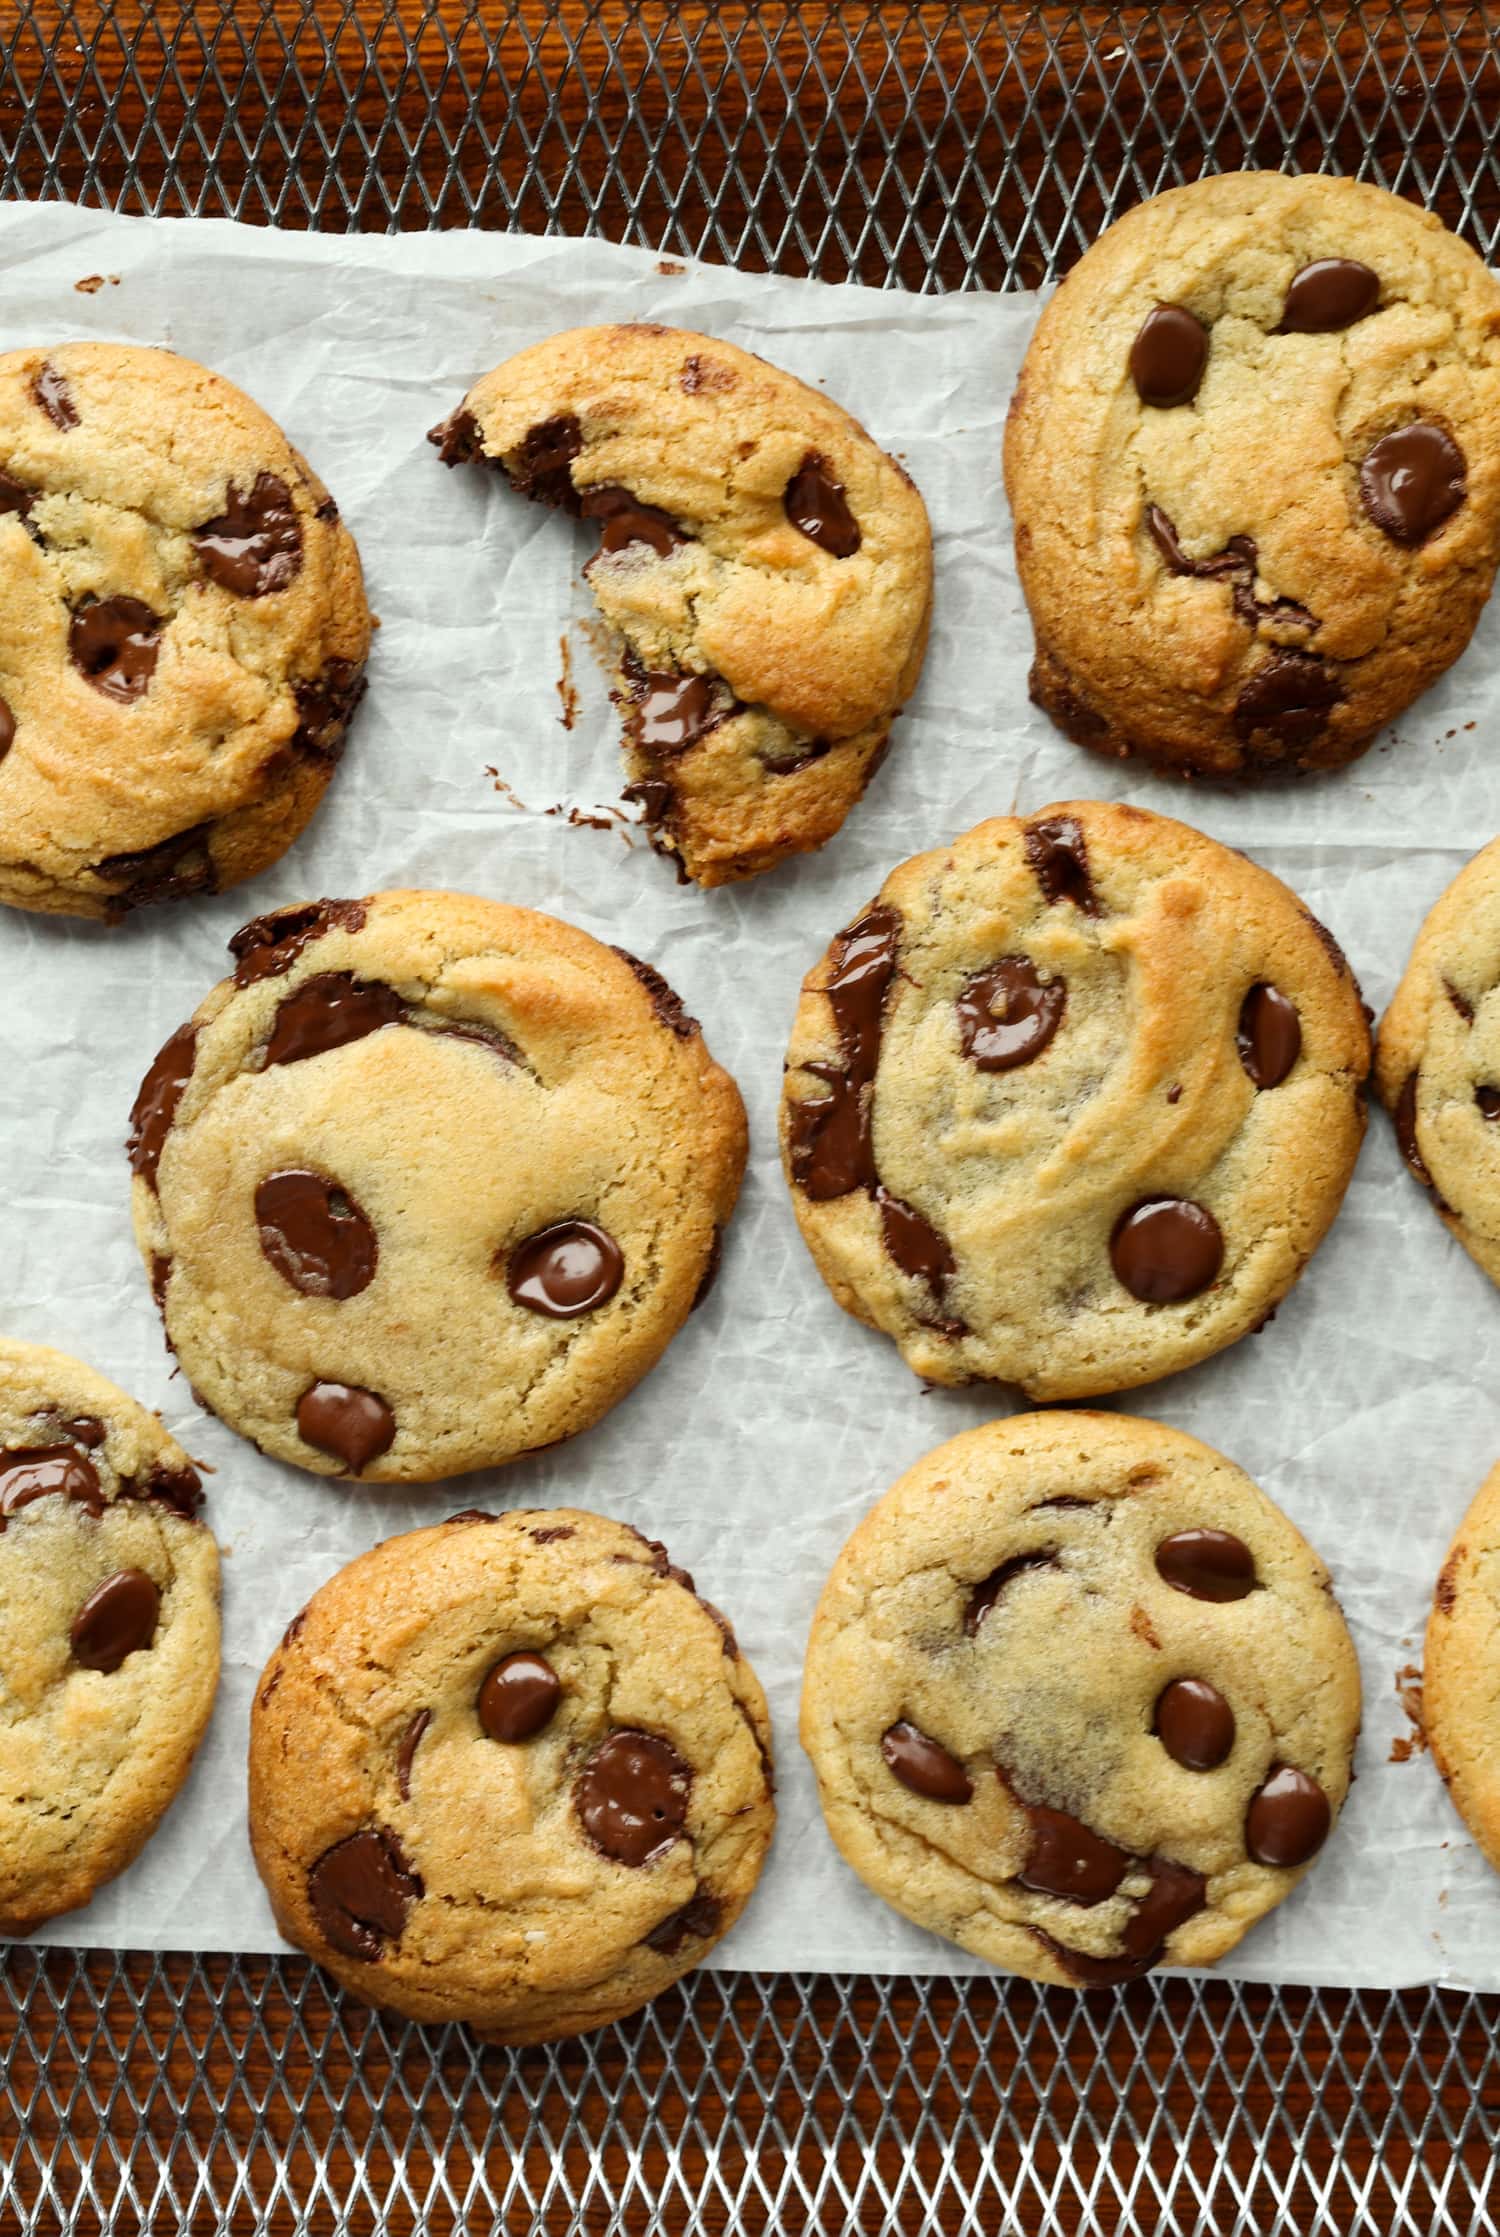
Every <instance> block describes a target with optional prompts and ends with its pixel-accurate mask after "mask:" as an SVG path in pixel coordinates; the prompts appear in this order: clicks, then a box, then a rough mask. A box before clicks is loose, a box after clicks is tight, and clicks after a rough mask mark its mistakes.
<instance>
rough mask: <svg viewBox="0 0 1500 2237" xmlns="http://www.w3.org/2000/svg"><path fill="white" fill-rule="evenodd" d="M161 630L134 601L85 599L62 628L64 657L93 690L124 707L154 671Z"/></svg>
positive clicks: (149, 613)
mask: <svg viewBox="0 0 1500 2237" xmlns="http://www.w3.org/2000/svg"><path fill="white" fill-rule="evenodd" d="M165 627H166V623H165V622H164V621H163V620H162V618H161V616H160V615H159V614H155V613H153V612H152V610H151V608H150V607H149V606H148V605H146V604H145V603H144V602H143V601H142V600H141V599H139V598H124V597H117V598H85V599H84V601H83V603H82V605H80V606H79V607H78V608H77V609H76V611H75V612H74V614H73V618H72V620H71V621H70V622H69V624H68V657H69V659H70V660H71V661H72V663H73V666H74V667H75V668H76V669H77V670H78V673H79V674H80V675H81V676H83V677H85V678H86V679H87V681H88V682H89V683H91V684H92V685H93V687H94V689H95V691H98V692H102V693H103V695H104V697H105V698H106V699H113V700H116V701H117V702H118V703H119V704H120V705H121V706H128V705H129V704H130V702H131V701H132V700H134V699H139V698H140V697H141V695H142V693H143V692H144V691H145V690H146V689H147V687H148V685H149V684H150V682H151V678H152V676H153V675H154V674H155V673H156V655H157V652H158V650H159V646H158V639H159V638H160V636H161V633H162V631H163V629H164V628H165Z"/></svg>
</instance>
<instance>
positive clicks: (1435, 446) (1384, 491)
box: [1359, 420, 1468, 545]
mask: <svg viewBox="0 0 1500 2237" xmlns="http://www.w3.org/2000/svg"><path fill="white" fill-rule="evenodd" d="M1467 471H1468V469H1467V466H1466V463H1465V460H1464V454H1463V452H1462V451H1461V450H1460V449H1459V447H1458V445H1457V443H1455V442H1454V440H1453V437H1452V436H1451V435H1450V434H1448V433H1447V431H1446V430H1445V429H1444V428H1441V427H1434V426H1433V424H1432V422H1431V421H1430V420H1415V421H1413V423H1412V424H1411V426H1410V427H1398V428H1397V429H1396V430H1395V431H1394V433H1392V434H1390V435H1382V436H1381V438H1380V441H1379V442H1378V443H1375V444H1373V445H1372V446H1371V448H1370V449H1369V450H1367V451H1366V452H1365V455H1364V457H1363V459H1362V460H1361V461H1360V468H1359V496H1360V503H1361V504H1362V505H1363V506H1364V508H1365V511H1366V512H1367V513H1368V514H1369V516H1370V518H1371V520H1372V521H1374V523H1375V526H1376V527H1377V528H1379V529H1382V530H1383V531H1384V532H1385V534H1386V535H1387V536H1389V537H1390V539H1391V541H1392V542H1393V543H1397V544H1406V545H1412V544H1423V543H1425V542H1426V541H1427V538H1428V537H1429V536H1431V535H1433V534H1434V533H1435V531H1436V530H1437V529H1439V528H1441V527H1442V525H1443V522H1444V521H1445V520H1447V519H1448V518H1449V516H1450V515H1451V514H1453V513H1456V512H1457V511H1458V508H1459V506H1460V505H1461V504H1462V503H1463V501H1464V499H1465V497H1467V495H1468V485H1467V483H1466V481H1465V479H1464V477H1465V474H1466V473H1467Z"/></svg>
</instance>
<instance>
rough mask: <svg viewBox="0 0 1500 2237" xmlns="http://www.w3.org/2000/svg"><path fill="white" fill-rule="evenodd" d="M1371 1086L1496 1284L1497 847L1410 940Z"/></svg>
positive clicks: (1441, 1209) (1438, 1201)
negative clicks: (1407, 960)
mask: <svg viewBox="0 0 1500 2237" xmlns="http://www.w3.org/2000/svg"><path fill="white" fill-rule="evenodd" d="M1375 1077H1376V1082H1377V1084H1378V1086H1379V1089H1380V1097H1381V1101H1382V1102H1383V1103H1384V1104H1385V1107H1386V1109H1387V1110H1388V1111H1389V1112H1390V1113H1391V1116H1392V1118H1393V1120H1394V1122H1395V1128H1396V1139H1397V1141H1398V1143H1399V1144H1400V1148H1401V1154H1402V1156H1403V1158H1404V1159H1405V1161H1406V1166H1407V1169H1408V1171H1409V1172H1410V1173H1411V1174H1412V1175H1413V1176H1414V1177H1415V1179H1416V1180H1417V1181H1419V1182H1420V1183H1421V1185H1422V1187H1423V1188H1425V1189H1426V1191H1427V1193H1428V1195H1429V1196H1430V1197H1431V1199H1432V1201H1433V1204H1434V1206H1435V1207H1436V1209H1437V1211H1438V1213H1439V1214H1440V1215H1441V1218H1442V1220H1443V1223H1444V1225H1445V1226H1446V1227H1447V1228H1448V1229H1449V1230H1450V1232H1451V1233H1452V1234H1454V1235H1456V1236H1457V1237H1458V1240H1459V1241H1460V1242H1461V1243H1462V1244H1463V1247H1464V1249H1465V1250H1466V1251H1467V1252H1468V1254H1469V1256H1470V1257H1471V1258H1472V1259H1474V1260H1475V1262H1476V1263H1477V1264H1478V1265H1480V1266H1482V1267H1483V1268H1484V1270H1485V1272H1486V1273H1487V1274H1488V1275H1489V1277H1490V1280H1491V1281H1492V1282H1500V840H1492V841H1491V842H1490V844H1489V845H1488V846H1487V847H1485V848H1483V849H1482V850H1481V852H1480V853H1478V854H1476V855H1475V856H1474V858H1473V860H1472V861H1471V862H1468V863H1466V864H1465V865H1464V867H1463V869H1462V870H1460V872H1459V874H1458V876H1457V877H1456V878H1455V879H1454V880H1453V883H1452V884H1451V885H1450V886H1449V887H1448V890H1447V892H1446V893H1444V894H1443V895H1442V896H1441V898H1440V899H1439V900H1438V901H1437V902H1436V904H1435V905H1434V907H1433V909H1432V910H1431V912H1430V914H1429V915H1428V917H1427V920H1426V922H1425V923H1424V924H1423V926H1422V929H1421V931H1420V932H1419V933H1418V934H1417V939H1416V944H1415V946H1414V947H1413V948H1412V952H1411V960H1410V961H1409V962H1408V964H1407V966H1406V970H1405V973H1404V974H1403V976H1402V980H1401V984H1400V985H1399V986H1398V987H1397V989H1396V991H1395V993H1394V995H1393V996H1392V997H1391V1003H1390V1007H1389V1009H1388V1010H1387V1011H1386V1013H1385V1016H1384V1017H1383V1018H1382V1019H1381V1021H1380V1034H1379V1038H1378V1041H1377V1044H1376V1055H1375Z"/></svg>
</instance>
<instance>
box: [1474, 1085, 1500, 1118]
mask: <svg viewBox="0 0 1500 2237" xmlns="http://www.w3.org/2000/svg"><path fill="white" fill-rule="evenodd" d="M1474 1101H1475V1103H1476V1104H1477V1105H1478V1107H1479V1115H1480V1117H1481V1118H1484V1119H1500V1087H1476V1088H1475V1090H1474Z"/></svg>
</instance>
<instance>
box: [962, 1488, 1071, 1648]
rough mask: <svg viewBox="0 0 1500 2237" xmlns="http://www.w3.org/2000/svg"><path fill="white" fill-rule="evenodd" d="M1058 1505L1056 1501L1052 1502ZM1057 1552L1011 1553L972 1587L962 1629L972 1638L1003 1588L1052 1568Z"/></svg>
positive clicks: (1050, 1549) (1049, 1550)
mask: <svg viewBox="0 0 1500 2237" xmlns="http://www.w3.org/2000/svg"><path fill="white" fill-rule="evenodd" d="M1053 1504H1054V1505H1055V1504H1057V1502H1055V1501H1054V1502H1053ZM1056 1567H1057V1550H1056V1548H1055V1547H1052V1546H1049V1547H1047V1549H1046V1550H1045V1551H1044V1552H1042V1553H1018V1554H1012V1556H1011V1558H1010V1560H1009V1561H1002V1562H1001V1564H1000V1566H999V1568H998V1569H992V1570H991V1571H990V1573H989V1575H988V1576H987V1577H985V1578H984V1579H983V1580H982V1581H981V1582H980V1583H979V1584H977V1585H976V1586H975V1587H974V1590H973V1591H972V1593H970V1595H969V1605H968V1607H967V1608H966V1609H965V1610H964V1629H965V1631H966V1632H967V1633H968V1635H969V1637H970V1638H971V1639H972V1638H973V1636H974V1634H975V1633H976V1632H977V1631H978V1629H979V1627H980V1625H981V1624H982V1623H983V1622H984V1620H985V1617H986V1616H987V1615H989V1613H990V1611H991V1610H992V1609H993V1607H994V1605H995V1602H996V1601H997V1600H998V1599H999V1597H1000V1595H1001V1593H1002V1592H1004V1590H1005V1588H1006V1586H1007V1585H1008V1584H1010V1583H1011V1582H1012V1580H1013V1579H1014V1578H1016V1577H1020V1576H1024V1575H1025V1573H1026V1571H1027V1570H1028V1569H1055V1568H1056Z"/></svg>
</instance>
